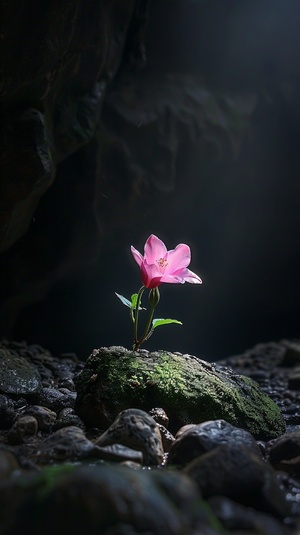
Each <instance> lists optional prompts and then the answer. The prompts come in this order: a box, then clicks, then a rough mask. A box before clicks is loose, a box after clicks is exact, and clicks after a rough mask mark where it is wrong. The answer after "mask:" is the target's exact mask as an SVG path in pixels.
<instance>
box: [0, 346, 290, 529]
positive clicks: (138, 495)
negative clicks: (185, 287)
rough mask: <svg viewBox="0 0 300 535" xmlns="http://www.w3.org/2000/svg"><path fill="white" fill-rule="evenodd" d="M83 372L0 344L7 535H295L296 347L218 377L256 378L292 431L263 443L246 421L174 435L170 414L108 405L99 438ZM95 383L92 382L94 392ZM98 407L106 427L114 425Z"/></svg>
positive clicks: (238, 361)
mask: <svg viewBox="0 0 300 535" xmlns="http://www.w3.org/2000/svg"><path fill="white" fill-rule="evenodd" d="M144 354H146V352H144ZM178 356H180V355H178ZM183 357H185V359H187V360H190V359H189V356H187V355H185V356H183ZM191 358H192V359H193V358H194V357H191ZM210 366H211V365H209V364H207V368H208V369H210ZM84 367H85V363H83V362H80V361H79V360H78V359H77V358H76V356H75V355H73V354H68V355H67V354H65V355H61V356H59V357H56V356H53V355H51V354H50V353H49V352H48V351H46V350H44V349H43V348H41V347H39V346H37V345H27V344H26V343H25V342H24V343H23V342H22V343H16V342H11V343H10V342H2V344H1V345H0V533H1V535H2V534H3V535H15V534H16V535H18V534H20V535H21V534H22V535H23V534H29V533H30V534H33V533H38V531H39V532H42V533H43V534H46V535H47V534H49V535H50V533H51V534H53V532H54V531H56V532H58V533H60V534H62V535H65V534H70V535H71V534H76V533H78V534H79V533H83V532H85V533H88V534H92V535H93V534H95V535H96V533H97V534H99V533H101V534H105V535H113V534H117V535H135V534H140V533H141V534H145V535H146V534H147V535H151V534H167V535H168V534H170V535H177V534H178V535H181V534H183V535H184V534H188V535H189V534H191V535H202V534H203V535H206V534H207V535H214V534H217V533H234V534H236V535H241V534H250V535H252V534H253V535H254V534H262V535H264V534H266V535H268V534H270V535H284V534H287V535H288V534H292V535H297V534H299V533H300V520H299V517H300V341H298V340H293V341H291V340H289V341H288V340H285V341H281V342H279V343H274V342H270V343H267V344H260V345H258V346H256V347H254V348H253V349H251V350H249V351H246V352H245V353H244V354H242V355H238V356H235V357H230V358H228V359H226V360H224V361H219V362H218V363H217V366H216V369H217V371H218V373H219V374H221V375H222V374H223V375H224V374H225V375H226V374H227V375H229V376H230V377H233V376H234V374H235V376H237V375H240V374H241V375H245V376H247V377H250V378H252V379H254V380H255V381H256V382H257V383H258V385H259V387H260V390H261V391H262V392H263V393H265V394H267V395H268V396H269V397H270V398H271V399H272V400H273V401H274V402H275V404H276V406H277V407H278V408H279V409H280V411H281V413H282V416H283V420H284V422H285V426H286V430H285V431H283V427H282V426H281V424H280V425H279V424H278V425H277V424H276V426H275V431H276V429H277V433H276V432H275V431H274V429H273V428H271V432H270V436H269V437H267V436H264V437H263V439H261V438H260V435H259V432H257V433H251V432H250V431H249V428H250V429H252V428H251V422H250V424H249V421H250V420H251V418H250V416H249V414H248V413H247V415H246V416H245V425H244V424H243V420H242V419H241V418H240V419H239V420H238V421H239V422H241V423H239V424H238V425H237V424H235V425H234V424H233V423H232V421H231V422H230V421H226V420H225V418H224V417H223V413H220V417H218V414H215V416H214V418H211V419H204V420H203V419H200V420H196V421H191V422H190V423H188V424H187V425H185V426H182V427H181V428H174V424H173V426H172V425H171V426H169V416H170V414H166V412H167V413H168V411H166V410H165V409H166V407H164V406H159V407H158V406H154V407H153V408H152V409H150V408H149V410H145V407H141V406H128V407H119V406H118V403H117V401H114V400H113V399H111V403H112V404H114V405H115V415H114V419H113V421H112V422H111V424H110V425H109V424H108V425H107V426H106V427H102V428H101V426H99V424H98V423H97V422H98V420H97V421H96V420H95V423H94V424H93V422H91V421H90V420H89V419H88V418H86V417H85V412H84V411H82V410H81V409H82V407H81V406H80V401H78V400H80V399H81V397H82V392H81V391H80V388H81V380H80V377H81V378H82V376H83V375H82V371H83V369H84ZM228 368H230V369H231V370H233V372H234V373H232V371H231V370H228ZM86 369H87V365H86V367H85V370H86ZM80 374H81V375H80ZM97 380H98V378H97V374H90V375H89V382H90V385H91V388H92V386H93V384H94V383H97ZM131 381H133V380H132V378H131ZM134 381H135V380H134ZM138 381H139V376H138V373H137V380H136V385H138ZM136 385H135V384H133V383H132V385H131V386H133V387H134V386H136ZM112 386H113V385H106V398H109V392H110V388H112ZM101 388H102V390H103V389H104V388H105V385H102V386H101ZM91 392H92V390H91ZM91 392H88V393H86V392H85V401H86V398H87V397H88V398H89V399H90V398H91V396H92V393H91ZM121 394H122V392H120V399H121V398H122V396H121ZM261 399H262V400H263V399H264V397H262V398H261ZM227 401H228V400H227ZM97 403H98V410H99V412H100V413H101V418H102V419H100V420H99V421H103V415H105V416H107V419H108V421H110V420H109V415H107V414H106V412H105V411H106V406H107V405H104V404H103V403H102V401H101V399H98V401H97ZM262 403H263V401H262ZM90 405H91V403H90ZM119 409H122V410H119ZM235 410H237V409H235ZM255 411H256V412H259V407H256V408H255ZM178 412H180V407H179V408H178ZM79 415H80V416H79ZM254 416H255V415H254ZM254 416H253V417H254ZM280 417H281V416H280ZM174 421H176V420H174ZM234 422H236V420H234ZM96 423H97V425H96ZM272 433H273V435H272Z"/></svg>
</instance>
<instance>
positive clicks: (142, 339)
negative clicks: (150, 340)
mask: <svg viewBox="0 0 300 535" xmlns="http://www.w3.org/2000/svg"><path fill="white" fill-rule="evenodd" d="M154 310H155V305H154V306H152V307H151V310H150V314H149V317H148V321H147V324H146V327H145V330H144V332H143V335H142V337H141V338H140V339H139V341H138V347H139V346H140V345H141V344H142V343H143V342H144V341H145V340H147V336H148V334H149V331H150V330H151V327H152V320H153V315H154Z"/></svg>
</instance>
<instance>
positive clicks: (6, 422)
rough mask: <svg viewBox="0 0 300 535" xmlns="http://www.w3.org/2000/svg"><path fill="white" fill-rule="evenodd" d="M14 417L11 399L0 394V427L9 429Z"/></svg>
mask: <svg viewBox="0 0 300 535" xmlns="http://www.w3.org/2000/svg"><path fill="white" fill-rule="evenodd" d="M15 417H16V414H15V410H14V404H13V401H12V400H11V399H10V398H8V397H6V396H4V395H2V394H0V428H1V429H9V428H10V427H11V426H12V424H13V422H14V419H15Z"/></svg>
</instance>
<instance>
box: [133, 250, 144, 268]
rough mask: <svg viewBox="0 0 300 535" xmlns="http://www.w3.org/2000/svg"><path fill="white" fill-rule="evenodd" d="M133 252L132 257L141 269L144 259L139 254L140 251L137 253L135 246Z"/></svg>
mask: <svg viewBox="0 0 300 535" xmlns="http://www.w3.org/2000/svg"><path fill="white" fill-rule="evenodd" d="M130 249H131V252H132V256H133V258H134V260H135V261H136V263H137V264H138V265H139V266H140V267H141V265H142V262H143V260H144V257H143V256H142V255H141V253H139V251H137V249H135V248H134V247H133V246H131V248H130Z"/></svg>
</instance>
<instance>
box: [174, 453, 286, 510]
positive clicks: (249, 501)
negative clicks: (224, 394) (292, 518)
mask: <svg viewBox="0 0 300 535" xmlns="http://www.w3.org/2000/svg"><path fill="white" fill-rule="evenodd" d="M184 472H185V473H186V474H188V475H189V476H190V477H191V478H192V479H194V480H195V481H196V482H197V483H198V485H199V488H200V489H201V492H202V494H203V497H204V498H206V499H208V498H211V497H212V496H216V495H221V496H226V497H227V498H231V499H233V500H235V501H237V502H238V503H242V504H244V505H249V506H250V507H254V508H258V509H264V510H266V511H267V512H269V513H271V514H273V515H275V516H276V517H281V518H284V517H286V516H288V515H290V514H291V506H290V504H289V503H288V501H287V500H286V496H285V494H284V492H283V490H282V488H281V487H280V484H279V482H278V480H277V478H276V474H275V472H274V470H273V469H272V467H271V466H270V465H268V464H267V463H266V462H265V461H263V460H262V459H261V458H260V457H259V456H258V455H256V454H255V453H254V452H253V450H251V449H249V448H247V447H245V446H232V445H231V446H229V445H228V444H226V445H223V446H219V447H217V448H215V449H213V450H211V451H209V452H207V453H204V454H203V455H201V456H199V457H197V458H196V459H194V461H192V462H191V463H189V464H188V465H187V466H186V467H185V468H184Z"/></svg>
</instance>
